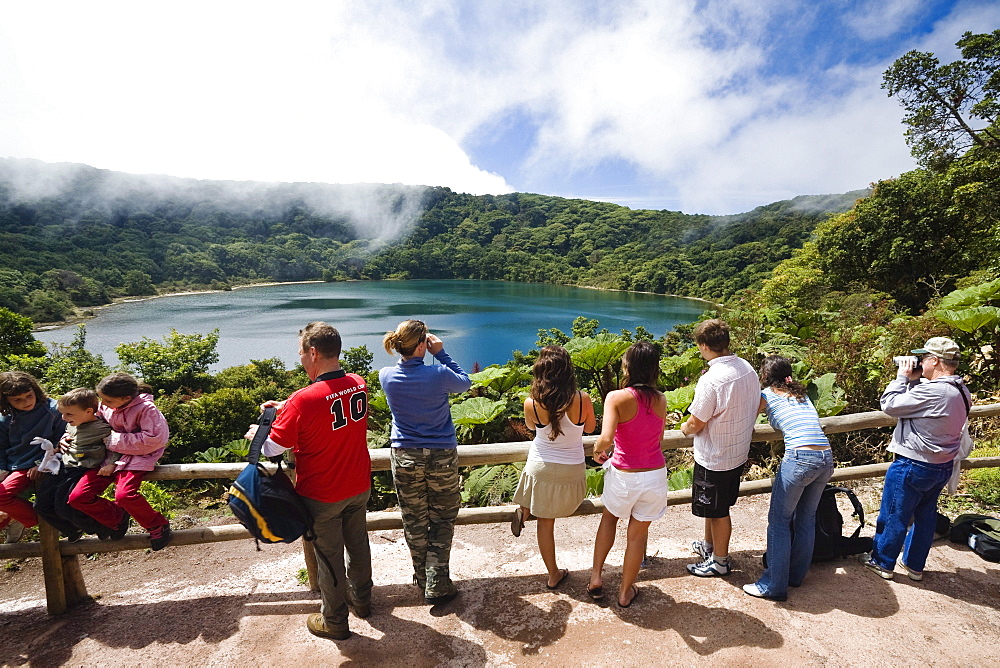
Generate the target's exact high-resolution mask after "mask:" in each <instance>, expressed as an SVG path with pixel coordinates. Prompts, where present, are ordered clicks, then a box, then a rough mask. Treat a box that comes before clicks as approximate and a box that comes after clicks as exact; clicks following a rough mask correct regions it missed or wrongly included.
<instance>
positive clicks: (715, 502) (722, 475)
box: [691, 462, 746, 518]
mask: <svg viewBox="0 0 1000 668" xmlns="http://www.w3.org/2000/svg"><path fill="white" fill-rule="evenodd" d="M744 468H746V464H745V463H744V464H740V465H739V466H737V467H736V468H734V469H730V470H728V471H712V470H711V469H707V468H705V467H704V466H702V465H701V464H699V463H698V462H695V464H694V482H693V483H692V486H691V512H692V513H694V514H695V515H697V516H698V517H711V518H716V517H729V508H730V507H731V506H733V505H734V504H735V503H736V499H737V498H739V495H740V479H741V478H742V477H743V469H744Z"/></svg>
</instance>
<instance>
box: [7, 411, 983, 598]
mask: <svg viewBox="0 0 1000 668" xmlns="http://www.w3.org/2000/svg"><path fill="white" fill-rule="evenodd" d="M994 416H1000V404H990V405H988V406H973V408H972V412H971V413H970V415H969V417H970V419H974V418H983V417H994ZM820 424H821V425H822V426H823V431H824V432H825V433H827V434H837V433H844V432H849V431H859V430H862V429H874V428H878V427H891V426H893V425H895V424H896V420H895V418H892V417H889V416H888V415H886V414H885V413H883V412H881V411H873V412H870V413H852V414H850V415H838V416H834V417H828V418H822V419H821V420H820ZM781 438H782V434H781V432H779V431H777V430H775V429H773V428H771V427H770V426H769V425H756V427H755V428H754V435H753V441H755V442H768V441H776V440H780V439H781ZM595 440H596V437H594V436H588V437H585V438H584V449H585V451H586V452H587V454H588V455H590V454H592V453H593V446H594V441H595ZM661 443H662V445H663V449H664V450H673V449H678V448H687V447H691V444H692V439H691V437H689V436H684V435H683V434H682V433H680V431H676V430H670V431H666V432H665V433H664V434H663V440H662V441H661ZM529 445H530V442H517V443H489V444H482V445H460V446H459V447H458V453H459V465H460V466H463V467H468V466H481V465H484V464H509V463H512V462H518V461H524V460H525V459H527V455H528V446H529ZM371 458H372V471H388V470H389V450H388V448H383V449H378V450H372V451H371ZM245 466H246V464H166V465H163V466H157V467H156V469H154V470H153V471H152V472H151V473H150V474H149V475H147V476H146V479H147V480H196V479H212V478H226V479H234V478H236V476H238V475H239V474H240V472H241V471H242V470H243V468H244V467H245ZM888 467H889V464H888V463H882V464H869V465H865V466H853V467H848V468H839V469H836V470H835V471H834V473H833V477H832V478H831V482H836V481H842V480H860V479H864V478H874V477H878V476H880V475H884V474H885V471H886V469H887V468H888ZM987 467H1000V457H977V458H974V459H967V460H965V461H963V462H962V468H963V469H973V468H987ZM772 482H773V481H772V479H770V478H769V479H765V480H749V481H745V482H743V483H742V484H740V496H751V495H755V494H766V493H768V492H770V491H771V486H772ZM667 503H668V505H684V504H689V503H691V490H690V489H686V490H678V491H674V492H670V493H669V494H668V495H667ZM513 510H514V506H491V507H486V508H462V509H460V510H459V514H458V518H457V519H456V522H455V523H456V524H460V525H466V524H494V523H499V522H507V521H509V520H510V515H511V513H512V511H513ZM603 510H604V504H603V503H601V501H600V499H585V500H584V501H583V503H581V504H580V507H579V508H577V510H576V512H575V513H573V514H574V515H592V514H595V513H600V512H602V511H603ZM402 526H403V524H402V519H401V518H400V514H399V512H397V511H380V512H372V513H368V530H369V531H385V530H390V529H400V528H402ZM39 534H40V535H39V542H37V543H14V544H10V545H7V544H0V559H25V558H28V557H39V556H40V557H42V569H43V573H44V579H45V591H46V602H47V609H48V612H49V614H53V615H56V614H61V613H62V612H65V611H66V610H67V609H68V608H69V607H70V606H72V605H74V604H75V603H77V602H79V601H83V600H87V599H88V596H87V589H86V586H85V584H84V581H83V575H82V572H81V570H80V565H79V562H78V560H77V556H78V555H81V554H100V553H106V552H123V551H126V550H142V549H147V548H149V547H150V545H149V538H148V537H147V536H146V535H139V534H130V535H126V536H125V537H124V538H122V539H121V540H115V541H102V540H98V539H97V538H84V539H82V540H79V541H77V542H76V543H69V542H67V541H61V540H59V532H58V531H56V530H55V529H53V528H52V527H51V526H49V525H48V524H46V523H45V522H44V521H39ZM247 538H251V536H250V533H249V532H248V531H247V530H246V529H245V528H243V526H242V525H240V524H231V525H226V526H218V527H199V528H195V529H178V530H176V531H174V532H173V534H172V536H171V539H170V546H171V547H174V546H181V545H199V544H203V543H218V542H222V541H227V540H244V539H247ZM305 554H306V557H307V559H306V565H307V568H309V571H310V583H312V582H315V578H314V577H313V576H314V573H315V571H314V568H315V562H314V560H313V559H310V558H309V557H311V556H312V555H311V551H310V550H308V549H306V550H305Z"/></svg>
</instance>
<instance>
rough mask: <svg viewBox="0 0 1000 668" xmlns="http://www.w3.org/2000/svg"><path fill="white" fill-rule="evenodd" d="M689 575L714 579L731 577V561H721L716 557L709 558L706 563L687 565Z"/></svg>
mask: <svg viewBox="0 0 1000 668" xmlns="http://www.w3.org/2000/svg"><path fill="white" fill-rule="evenodd" d="M687 569H688V573H690V574H691V575H697V576H698V577H700V578H714V577H719V576H722V575H729V559H728V558H727V559H726V560H725V561H719V560H717V559H716V558H715V557H709V558H708V559H706V560H705V561H702V562H701V563H697V564H688V565H687Z"/></svg>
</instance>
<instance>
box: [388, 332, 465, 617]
mask: <svg viewBox="0 0 1000 668" xmlns="http://www.w3.org/2000/svg"><path fill="white" fill-rule="evenodd" d="M382 343H383V345H384V346H385V350H386V352H387V353H389V354H390V355H391V354H392V353H393V352H397V353H399V354H400V356H401V359H400V360H399V363H397V364H396V365H395V366H389V367H385V368H383V369H382V370H381V371H379V382H380V383H381V384H382V389H383V390H384V391H385V398H386V400H387V401H388V402H389V410H391V411H392V432H391V434H390V441H391V445H392V450H391V451H390V461H391V464H392V478H393V482H394V483H395V486H396V496H397V497H398V499H399V510H400V513H401V515H402V519H403V535H404V536H405V537H406V544H407V545H408V546H409V548H410V557H411V558H412V560H413V583H414V584H415V585H417V586H418V587H420V588H421V589H422V590H423V592H424V598H425V599H426V600H427V602H429V603H444V602H445V601H450V600H451V599H453V598H455V596H456V595H457V594H458V589H457V588H456V587H455V585H454V583H452V581H451V573H450V571H449V567H448V561H449V557H450V555H451V541H452V536H453V535H454V533H455V518H456V517H458V507H459V504H460V503H461V499H462V494H461V479H460V478H459V475H458V451H457V450H456V448H457V446H458V441H457V439H456V438H455V425H454V424H453V423H452V421H451V409H450V407H449V403H448V398H449V395H450V394H453V393H458V392H465V391H466V390H468V389H469V388H470V387H472V381H470V380H469V375H468V374H467V373H465V371H463V370H462V367H460V366H459V365H458V364H457V363H455V361H454V360H452V359H451V357H449V356H448V353H446V352H445V351H444V343H443V342H442V341H441V339H439V338H438V337H436V336H434V335H433V334H431V333H429V332H428V331H427V326H426V325H424V323H422V322H420V321H419V320H405V321H403V322H402V323H400V324H399V327H397V328H396V331H395V332H388V333H387V334H386V335H385V338H384V339H383V342H382ZM428 352H429V353H430V354H431V355H433V356H434V357H435V358H436V359H437V360H438V361H439V362H440V363H441V364H440V365H432V366H428V365H425V364H424V355H425V354H427V353H428Z"/></svg>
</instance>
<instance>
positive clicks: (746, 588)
mask: <svg viewBox="0 0 1000 668" xmlns="http://www.w3.org/2000/svg"><path fill="white" fill-rule="evenodd" d="M743 593H745V594H750V595H751V596H754V597H756V598H764V599H767V600H768V601H787V600H788V594H785V595H784V596H773V595H771V594H766V593H764V592H763V591H762V590H761V588H760V587H758V586H757V583H756V582H754V583H752V584H747V585H743Z"/></svg>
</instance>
